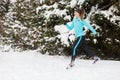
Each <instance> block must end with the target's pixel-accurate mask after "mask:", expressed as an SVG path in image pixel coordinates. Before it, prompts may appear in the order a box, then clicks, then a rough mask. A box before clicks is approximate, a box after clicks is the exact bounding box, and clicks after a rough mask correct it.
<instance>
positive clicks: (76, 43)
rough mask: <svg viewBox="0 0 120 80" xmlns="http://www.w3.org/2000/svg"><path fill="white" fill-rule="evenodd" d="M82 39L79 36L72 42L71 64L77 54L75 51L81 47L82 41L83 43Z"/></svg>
mask: <svg viewBox="0 0 120 80" xmlns="http://www.w3.org/2000/svg"><path fill="white" fill-rule="evenodd" d="M82 38H83V36H80V37H78V38H77V40H75V42H74V45H73V54H72V58H71V62H73V61H75V58H76V54H77V49H78V48H79V47H80V46H81V45H82V41H83V39H82Z"/></svg>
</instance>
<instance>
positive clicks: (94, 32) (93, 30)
mask: <svg viewBox="0 0 120 80" xmlns="http://www.w3.org/2000/svg"><path fill="white" fill-rule="evenodd" d="M84 25H85V26H86V27H87V28H88V29H89V30H90V31H92V33H93V34H94V35H96V34H97V33H96V31H95V29H93V27H92V26H91V25H90V24H89V23H88V22H87V20H84Z"/></svg>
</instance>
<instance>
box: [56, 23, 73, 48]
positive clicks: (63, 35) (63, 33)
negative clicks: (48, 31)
mask: <svg viewBox="0 0 120 80" xmlns="http://www.w3.org/2000/svg"><path fill="white" fill-rule="evenodd" d="M68 24H69V25H70V24H71V22H69V23H68ZM55 31H57V32H59V33H60V35H58V36H57V37H58V38H60V39H61V42H62V43H63V44H66V45H67V46H69V42H68V38H69V39H70V41H74V40H75V36H74V35H71V34H74V31H73V30H71V31H69V30H68V29H67V28H66V26H65V25H56V26H55Z"/></svg>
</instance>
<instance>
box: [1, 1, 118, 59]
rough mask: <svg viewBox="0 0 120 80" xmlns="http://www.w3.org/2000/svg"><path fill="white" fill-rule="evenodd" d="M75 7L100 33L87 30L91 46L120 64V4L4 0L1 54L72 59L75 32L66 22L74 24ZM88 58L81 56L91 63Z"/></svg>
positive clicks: (106, 2)
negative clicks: (30, 53)
mask: <svg viewBox="0 0 120 80" xmlns="http://www.w3.org/2000/svg"><path fill="white" fill-rule="evenodd" d="M75 7H79V8H81V7H82V8H84V9H85V10H86V15H85V18H86V19H87V20H88V21H89V23H90V24H91V25H92V27H93V28H94V29H95V30H96V31H97V33H98V34H97V36H93V35H92V33H91V32H90V31H89V30H87V29H85V33H86V41H87V44H88V46H89V47H90V48H91V49H92V50H94V51H95V52H96V53H97V55H99V56H100V57H101V58H102V59H109V60H120V0H0V48H1V51H2V52H9V51H10V50H14V51H26V50H37V51H38V52H39V53H41V54H49V55H65V56H69V55H71V51H72V44H73V41H74V39H75V38H74V32H73V31H69V30H67V29H66V27H65V26H64V22H65V21H66V20H69V22H71V21H72V19H73V12H74V8H75ZM85 54H86V53H85V52H84V51H82V50H81V53H80V54H78V55H79V56H80V58H83V59H89V58H90V57H89V56H87V55H85Z"/></svg>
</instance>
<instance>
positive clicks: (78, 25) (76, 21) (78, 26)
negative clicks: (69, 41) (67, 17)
mask: <svg viewBox="0 0 120 80" xmlns="http://www.w3.org/2000/svg"><path fill="white" fill-rule="evenodd" d="M65 26H66V27H67V28H68V29H69V30H72V29H74V32H75V37H76V38H77V37H79V36H84V35H85V33H84V30H83V28H84V27H85V26H86V27H87V28H88V29H89V30H90V31H92V33H93V34H94V35H95V34H96V31H95V30H94V29H93V27H92V26H91V25H90V24H89V23H88V22H87V20H81V19H80V17H79V18H75V17H74V18H73V20H72V23H71V25H68V24H66V25H65Z"/></svg>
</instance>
